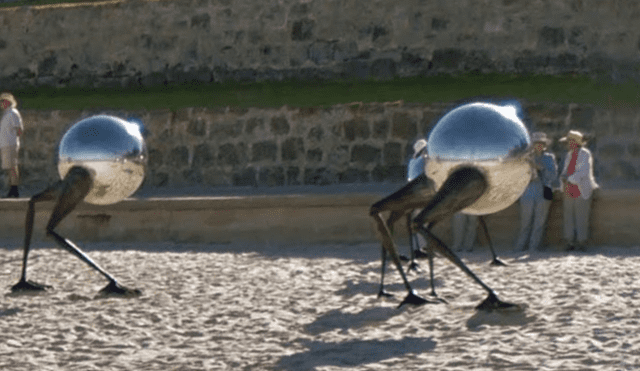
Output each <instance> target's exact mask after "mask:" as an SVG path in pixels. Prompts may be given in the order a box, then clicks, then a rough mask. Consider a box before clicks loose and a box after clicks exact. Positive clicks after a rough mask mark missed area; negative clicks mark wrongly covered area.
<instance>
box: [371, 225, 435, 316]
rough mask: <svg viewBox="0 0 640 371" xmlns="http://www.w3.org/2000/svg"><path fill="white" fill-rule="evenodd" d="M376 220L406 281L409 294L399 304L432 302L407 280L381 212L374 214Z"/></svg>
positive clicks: (399, 271)
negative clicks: (415, 289) (416, 291)
mask: <svg viewBox="0 0 640 371" xmlns="http://www.w3.org/2000/svg"><path fill="white" fill-rule="evenodd" d="M372 216H373V218H374V220H375V221H376V225H377V227H378V232H380V236H381V237H382V246H383V248H384V249H385V250H386V251H387V254H389V256H391V260H392V261H393V263H394V264H395V266H396V269H397V270H398V273H400V276H401V277H402V282H403V283H404V286H405V288H406V289H407V291H408V295H407V296H406V297H405V298H404V300H403V301H402V302H401V303H400V305H399V306H398V308H399V307H401V306H403V305H404V304H415V305H422V304H426V303H430V301H428V300H427V299H424V298H421V297H420V296H418V294H416V293H415V291H413V289H412V288H411V284H409V280H407V276H406V275H405V274H404V270H403V269H402V263H401V262H400V257H399V256H398V252H397V250H396V247H395V244H394V243H393V239H392V238H391V233H390V232H389V229H388V228H387V226H386V224H385V223H384V220H382V217H381V216H380V214H375V215H372Z"/></svg>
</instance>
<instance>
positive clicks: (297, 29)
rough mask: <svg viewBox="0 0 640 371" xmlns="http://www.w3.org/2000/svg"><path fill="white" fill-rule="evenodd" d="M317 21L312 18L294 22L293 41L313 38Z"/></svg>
mask: <svg viewBox="0 0 640 371" xmlns="http://www.w3.org/2000/svg"><path fill="white" fill-rule="evenodd" d="M315 24H316V22H315V21H314V20H311V19H307V18H304V19H301V20H299V21H295V22H293V28H292V30H291V40H293V41H305V40H311V38H312V37H313V29H314V27H315Z"/></svg>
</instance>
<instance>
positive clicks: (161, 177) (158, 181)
mask: <svg viewBox="0 0 640 371" xmlns="http://www.w3.org/2000/svg"><path fill="white" fill-rule="evenodd" d="M149 185H150V186H152V187H165V186H167V185H169V174H167V173H166V172H164V171H158V172H151V176H150V177H149Z"/></svg>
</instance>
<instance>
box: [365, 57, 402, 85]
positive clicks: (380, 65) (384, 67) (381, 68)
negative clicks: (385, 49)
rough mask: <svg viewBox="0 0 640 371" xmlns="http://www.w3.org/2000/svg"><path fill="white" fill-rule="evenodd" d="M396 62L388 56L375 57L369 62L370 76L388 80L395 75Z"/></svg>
mask: <svg viewBox="0 0 640 371" xmlns="http://www.w3.org/2000/svg"><path fill="white" fill-rule="evenodd" d="M396 70H397V68H396V62H395V61H394V60H393V59H390V58H384V59H377V60H375V61H373V63H372V64H371V70H370V73H371V77H373V78H375V79H380V80H390V79H392V78H393V77H394V76H396Z"/></svg>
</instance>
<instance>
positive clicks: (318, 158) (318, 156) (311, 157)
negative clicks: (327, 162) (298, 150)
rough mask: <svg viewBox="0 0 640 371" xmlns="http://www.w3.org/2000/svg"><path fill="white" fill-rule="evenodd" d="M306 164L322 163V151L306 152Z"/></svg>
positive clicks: (317, 149)
mask: <svg viewBox="0 0 640 371" xmlns="http://www.w3.org/2000/svg"><path fill="white" fill-rule="evenodd" d="M307 162H322V150H321V149H319V148H316V149H310V150H308V151H307Z"/></svg>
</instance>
